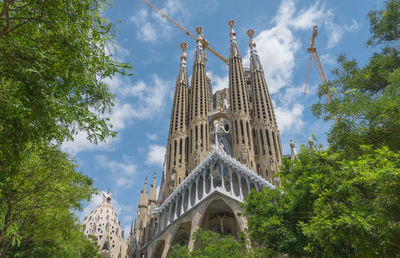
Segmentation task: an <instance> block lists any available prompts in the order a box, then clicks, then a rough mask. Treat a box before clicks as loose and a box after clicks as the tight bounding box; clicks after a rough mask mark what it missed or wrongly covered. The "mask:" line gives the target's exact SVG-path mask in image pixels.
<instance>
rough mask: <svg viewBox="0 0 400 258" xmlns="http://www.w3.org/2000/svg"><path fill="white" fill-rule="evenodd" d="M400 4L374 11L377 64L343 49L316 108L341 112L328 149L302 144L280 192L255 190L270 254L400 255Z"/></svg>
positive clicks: (255, 218)
mask: <svg viewBox="0 0 400 258" xmlns="http://www.w3.org/2000/svg"><path fill="white" fill-rule="evenodd" d="M399 7H400V2H399V1H398V0H392V1H388V2H387V3H386V8H385V10H383V11H371V12H370V13H369V14H368V17H369V19H370V25H371V26H370V30H371V32H372V37H371V40H370V41H368V43H367V45H374V46H377V45H381V46H382V48H381V50H380V51H379V52H377V53H374V55H373V56H372V57H371V58H370V60H369V62H368V63H367V64H366V65H365V66H363V67H360V66H359V64H358V63H357V62H356V61H355V60H350V61H349V60H348V59H347V58H346V57H345V56H344V55H341V56H340V57H339V58H338V61H339V68H338V69H336V70H334V72H333V74H334V76H335V78H334V80H332V81H329V82H328V85H329V87H326V85H321V87H320V91H319V96H320V98H321V102H319V103H317V104H315V105H313V110H314V113H315V114H316V115H318V116H322V117H323V118H324V119H326V120H330V119H333V118H335V123H334V124H333V125H332V128H331V130H330V131H329V133H328V142H329V144H330V145H329V147H328V148H327V149H322V147H321V146H318V147H317V148H306V147H302V149H301V151H300V152H299V154H298V158H297V159H296V160H295V161H290V160H284V162H283V165H282V167H281V170H280V173H278V176H279V177H280V178H281V185H280V186H279V187H277V189H274V190H271V189H263V190H262V191H261V192H259V193H255V192H252V193H251V194H249V195H248V197H247V199H246V203H245V212H244V213H245V215H247V216H248V226H249V236H250V239H251V240H252V241H254V242H255V243H257V244H258V245H259V246H260V247H261V248H262V250H263V251H264V253H265V254H267V255H270V256H276V255H279V254H287V255H289V256H291V257H376V256H381V257H400V216H399V215H398V214H399V213H398V211H399V209H400V205H399V200H400V130H399V128H400V55H399V44H398V42H399V41H398V40H399V21H400V8H399ZM328 89H329V91H328ZM327 94H329V95H330V97H331V98H330V99H331V101H330V102H329V103H328V102H323V101H322V100H323V99H325V95H327Z"/></svg>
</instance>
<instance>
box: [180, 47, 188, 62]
mask: <svg viewBox="0 0 400 258" xmlns="http://www.w3.org/2000/svg"><path fill="white" fill-rule="evenodd" d="M187 47H188V44H187V43H186V42H182V43H181V44H180V48H181V49H182V55H181V65H186V59H187V54H186V49H187Z"/></svg>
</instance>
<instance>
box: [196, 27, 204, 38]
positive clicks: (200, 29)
mask: <svg viewBox="0 0 400 258" xmlns="http://www.w3.org/2000/svg"><path fill="white" fill-rule="evenodd" d="M196 32H197V34H199V36H200V35H201V34H202V33H203V27H201V26H198V27H197V28H196Z"/></svg>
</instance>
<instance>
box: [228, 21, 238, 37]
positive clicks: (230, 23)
mask: <svg viewBox="0 0 400 258" xmlns="http://www.w3.org/2000/svg"><path fill="white" fill-rule="evenodd" d="M235 24H236V22H235V21H234V20H229V21H228V26H229V27H230V28H231V33H230V34H229V36H230V37H231V38H232V39H236V33H235V30H234V28H233V27H234V26H235Z"/></svg>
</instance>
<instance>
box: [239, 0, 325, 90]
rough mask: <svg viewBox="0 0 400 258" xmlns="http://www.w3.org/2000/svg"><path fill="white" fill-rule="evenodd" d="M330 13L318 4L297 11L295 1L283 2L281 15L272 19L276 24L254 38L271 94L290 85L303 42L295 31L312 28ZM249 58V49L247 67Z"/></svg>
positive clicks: (280, 9) (280, 8)
mask: <svg viewBox="0 0 400 258" xmlns="http://www.w3.org/2000/svg"><path fill="white" fill-rule="evenodd" d="M327 13H328V12H327V11H325V9H324V7H320V6H319V4H318V3H316V4H314V5H312V6H311V7H309V8H306V9H302V10H300V11H297V10H296V6H295V4H294V2H293V1H292V0H287V1H283V2H282V3H281V6H280V7H279V10H278V14H277V15H276V16H275V17H274V18H273V22H274V23H275V26H274V27H273V28H271V29H268V30H263V31H261V32H260V33H259V34H258V35H257V36H256V37H255V42H256V44H257V51H258V53H259V56H260V60H261V63H262V65H263V68H264V72H265V76H266V80H267V82H268V87H269V90H270V93H271V94H273V93H276V92H278V91H279V89H281V88H282V87H285V86H288V85H290V84H291V80H292V77H293V68H294V65H295V54H296V53H297V51H298V50H299V49H300V47H301V42H300V40H299V39H298V38H296V37H295V35H294V34H293V30H294V31H296V30H306V29H310V28H312V25H313V24H315V23H316V22H317V21H319V20H323V19H326V18H327V17H328V15H327ZM249 57H250V53H249V51H248V52H247V55H246V58H245V62H244V64H245V66H249Z"/></svg>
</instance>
